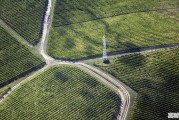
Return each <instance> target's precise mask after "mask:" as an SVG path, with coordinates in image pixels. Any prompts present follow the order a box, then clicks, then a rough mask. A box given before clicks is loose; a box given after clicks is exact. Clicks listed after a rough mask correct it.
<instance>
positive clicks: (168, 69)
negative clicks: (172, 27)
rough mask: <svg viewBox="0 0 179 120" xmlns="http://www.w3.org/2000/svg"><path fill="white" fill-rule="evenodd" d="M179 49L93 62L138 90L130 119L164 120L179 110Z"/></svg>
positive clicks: (134, 54)
mask: <svg viewBox="0 0 179 120" xmlns="http://www.w3.org/2000/svg"><path fill="white" fill-rule="evenodd" d="M178 53H179V48H178V47H176V48H168V49H161V50H156V51H150V52H144V53H133V54H129V55H123V56H119V57H113V59H111V64H108V65H104V64H99V62H98V63H94V65H95V66H98V67H99V68H101V69H102V70H104V71H106V72H108V73H110V74H111V75H113V76H115V77H116V78H118V79H120V80H121V81H122V82H124V83H125V84H127V85H128V86H129V87H131V88H132V89H134V90H136V91H137V92H138V97H137V100H136V102H135V104H134V107H133V112H132V113H131V120H166V119H167V116H168V113H169V112H178V110H179V101H178V100H179V94H178V92H179V54H178Z"/></svg>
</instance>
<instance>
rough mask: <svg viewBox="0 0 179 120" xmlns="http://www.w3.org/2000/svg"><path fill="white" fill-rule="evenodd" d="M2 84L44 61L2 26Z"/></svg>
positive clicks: (0, 29)
mask: <svg viewBox="0 0 179 120" xmlns="http://www.w3.org/2000/svg"><path fill="white" fill-rule="evenodd" d="M0 32H1V34H0V41H1V44H0V66H1V67H0V78H1V79H0V84H1V83H3V82H5V81H7V80H9V79H11V78H13V77H15V76H17V75H19V74H21V73H22V72H24V71H27V70H29V69H30V68H32V67H35V66H37V65H39V64H41V63H42V62H43V60H42V59H41V58H40V57H39V56H37V55H36V54H35V55H34V54H33V53H32V52H31V51H30V50H29V49H28V48H26V46H24V45H22V44H21V43H20V42H18V41H17V40H16V39H15V38H13V37H12V36H11V35H10V34H8V33H7V32H6V31H5V29H3V28H2V27H0Z"/></svg>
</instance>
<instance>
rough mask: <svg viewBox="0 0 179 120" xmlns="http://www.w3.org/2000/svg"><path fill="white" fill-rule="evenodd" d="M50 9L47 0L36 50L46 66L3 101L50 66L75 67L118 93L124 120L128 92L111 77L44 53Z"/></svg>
mask: <svg viewBox="0 0 179 120" xmlns="http://www.w3.org/2000/svg"><path fill="white" fill-rule="evenodd" d="M51 8H52V1H51V0H48V5H47V11H46V13H45V17H44V23H43V32H42V39H41V42H40V46H39V49H38V52H39V53H40V54H41V55H42V56H43V57H44V59H45V61H46V64H47V65H46V66H45V67H43V68H42V69H40V70H39V71H37V72H36V73H34V74H33V75H32V76H29V77H28V78H26V79H25V80H24V81H22V82H20V83H18V84H17V85H15V86H14V87H12V88H11V91H10V92H8V94H6V95H5V96H4V99H5V98H6V97H7V96H8V95H9V94H10V93H11V92H12V91H14V90H15V89H17V88H18V87H19V86H20V85H21V84H22V83H23V82H25V81H27V80H30V79H32V78H33V77H34V76H36V75H37V74H39V72H41V71H44V70H45V69H47V68H48V67H49V66H51V65H57V64H69V65H76V66H78V67H79V68H81V69H83V70H85V71H87V72H88V73H91V74H93V75H94V76H95V77H97V78H99V80H101V81H102V82H105V83H106V84H108V85H109V86H111V87H112V88H113V89H114V90H117V91H118V95H119V96H120V98H121V107H120V113H119V115H118V120H126V116H127V112H128V109H129V106H130V95H129V93H128V91H127V90H126V89H125V88H124V87H123V86H122V85H121V84H120V83H118V82H117V81H116V80H114V79H112V78H111V77H109V76H107V75H105V74H104V73H102V72H101V71H99V70H97V69H96V68H93V67H91V66H89V65H87V64H85V63H82V62H70V61H62V60H55V59H54V58H52V57H50V56H49V55H47V54H46V52H45V48H46V46H45V42H46V40H47V38H46V36H47V33H48V32H49V30H48V17H49V16H50V12H51ZM4 99H2V100H0V102H2V101H3V100H4Z"/></svg>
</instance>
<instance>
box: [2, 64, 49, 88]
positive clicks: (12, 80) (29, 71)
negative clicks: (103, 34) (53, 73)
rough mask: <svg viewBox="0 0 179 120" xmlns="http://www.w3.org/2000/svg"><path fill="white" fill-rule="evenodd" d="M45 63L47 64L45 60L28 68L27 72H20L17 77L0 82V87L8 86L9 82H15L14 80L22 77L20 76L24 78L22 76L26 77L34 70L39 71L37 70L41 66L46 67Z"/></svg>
mask: <svg viewBox="0 0 179 120" xmlns="http://www.w3.org/2000/svg"><path fill="white" fill-rule="evenodd" d="M45 65H46V63H45V62H43V63H41V64H39V65H37V66H35V67H33V68H31V69H29V70H27V71H25V72H23V73H21V74H19V75H17V76H15V77H13V78H11V79H9V80H7V81H5V82H3V83H1V84H0V88H2V87H4V86H6V85H8V84H10V83H12V82H14V81H16V80H17V79H20V78H22V77H25V76H27V75H29V74H30V73H32V72H34V71H37V70H39V69H41V68H42V67H44V66H45Z"/></svg>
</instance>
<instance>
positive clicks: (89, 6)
mask: <svg viewBox="0 0 179 120" xmlns="http://www.w3.org/2000/svg"><path fill="white" fill-rule="evenodd" d="M178 5H179V4H178V0H172V1H171V0H165V1H161V0H160V1H158V0H150V1H148V0H140V1H139V0H121V1H119V0H97V1H96V0H85V1H81V0H70V1H69V0H57V1H56V5H55V14H54V21H53V25H54V26H60V25H66V24H71V23H77V22H84V21H89V20H94V19H100V18H105V17H111V16H116V15H122V14H128V13H134V12H140V11H150V10H157V9H166V8H175V7H178Z"/></svg>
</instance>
